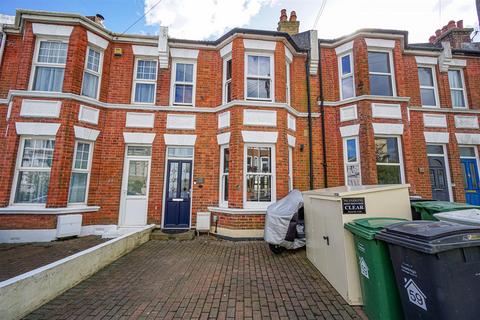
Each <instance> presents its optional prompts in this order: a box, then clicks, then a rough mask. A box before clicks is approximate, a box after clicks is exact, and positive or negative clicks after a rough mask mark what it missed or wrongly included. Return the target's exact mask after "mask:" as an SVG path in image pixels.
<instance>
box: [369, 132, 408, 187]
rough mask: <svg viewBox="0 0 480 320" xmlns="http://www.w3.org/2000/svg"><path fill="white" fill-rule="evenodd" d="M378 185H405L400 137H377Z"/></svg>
mask: <svg viewBox="0 0 480 320" xmlns="http://www.w3.org/2000/svg"><path fill="white" fill-rule="evenodd" d="M375 153H376V159H377V179H378V184H397V183H403V181H404V178H403V175H404V173H403V165H402V154H401V145H400V141H399V138H398V137H375Z"/></svg>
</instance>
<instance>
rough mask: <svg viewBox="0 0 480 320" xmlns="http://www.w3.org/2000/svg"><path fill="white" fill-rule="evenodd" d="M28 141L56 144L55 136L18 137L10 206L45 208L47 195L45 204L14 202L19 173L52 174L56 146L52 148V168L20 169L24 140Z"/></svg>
mask: <svg viewBox="0 0 480 320" xmlns="http://www.w3.org/2000/svg"><path fill="white" fill-rule="evenodd" d="M28 139H34V140H52V141H54V142H56V140H55V136H31V135H25V136H21V137H20V142H19V146H18V152H17V160H16V162H15V173H14V175H13V183H12V189H11V192H10V205H11V206H28V207H30V206H32V207H41V208H45V207H46V204H47V201H48V194H47V201H45V203H25V202H20V203H16V202H15V196H16V192H17V183H18V176H19V173H20V171H35V172H38V171H42V172H50V173H51V172H52V167H53V161H54V159H55V147H56V146H54V148H53V158H52V166H51V167H50V168H35V169H32V168H26V169H23V168H22V158H23V151H24V149H25V140H28ZM48 188H49V189H50V185H49V186H48Z"/></svg>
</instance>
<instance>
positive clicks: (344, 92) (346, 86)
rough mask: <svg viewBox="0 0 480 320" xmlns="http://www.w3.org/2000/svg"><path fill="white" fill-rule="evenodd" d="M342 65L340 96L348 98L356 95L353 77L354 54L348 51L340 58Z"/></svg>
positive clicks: (340, 64)
mask: <svg viewBox="0 0 480 320" xmlns="http://www.w3.org/2000/svg"><path fill="white" fill-rule="evenodd" d="M338 60H339V61H338V64H339V67H340V97H341V99H348V98H352V97H354V96H355V82H354V79H353V62H352V54H351V53H347V54H345V55H343V56H341V57H339V58H338Z"/></svg>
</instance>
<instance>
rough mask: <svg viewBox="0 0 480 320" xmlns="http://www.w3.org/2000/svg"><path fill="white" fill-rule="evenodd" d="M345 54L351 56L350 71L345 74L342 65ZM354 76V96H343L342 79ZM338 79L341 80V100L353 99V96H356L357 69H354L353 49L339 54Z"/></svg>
mask: <svg viewBox="0 0 480 320" xmlns="http://www.w3.org/2000/svg"><path fill="white" fill-rule="evenodd" d="M345 56H349V60H350V71H351V72H350V73H347V74H345V75H344V74H343V65H342V59H343V57H345ZM350 77H352V83H353V96H352V97H350V98H344V97H343V86H342V80H343V79H346V78H350ZM338 81H339V86H340V100H344V99H351V98H354V97H355V96H356V92H355V69H354V63H353V53H352V51H349V52H347V53H344V54H342V55H340V56H338Z"/></svg>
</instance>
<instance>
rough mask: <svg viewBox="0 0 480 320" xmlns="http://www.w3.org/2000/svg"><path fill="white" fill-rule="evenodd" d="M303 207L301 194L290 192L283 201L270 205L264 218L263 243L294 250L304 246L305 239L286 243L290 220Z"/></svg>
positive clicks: (294, 191) (295, 191)
mask: <svg viewBox="0 0 480 320" xmlns="http://www.w3.org/2000/svg"><path fill="white" fill-rule="evenodd" d="M302 207H303V197H302V193H301V192H300V191H298V190H292V191H290V193H289V194H288V195H287V196H286V197H284V198H283V199H281V200H279V201H277V202H275V203H273V204H271V205H270V206H269V207H268V208H267V215H266V217H265V235H264V238H265V241H266V242H268V243H271V244H275V245H280V246H282V247H285V248H287V249H296V248H300V247H303V246H304V245H305V239H295V240H294V241H286V240H285V236H286V235H287V231H288V227H289V225H290V220H292V217H293V216H294V215H295V213H297V212H298V210H299V209H300V208H302Z"/></svg>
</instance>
